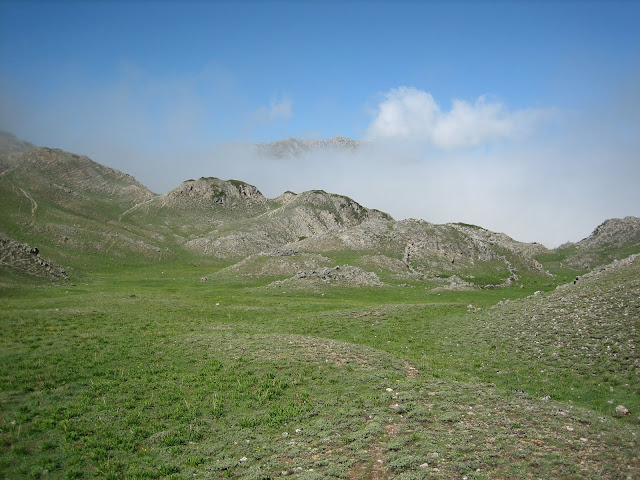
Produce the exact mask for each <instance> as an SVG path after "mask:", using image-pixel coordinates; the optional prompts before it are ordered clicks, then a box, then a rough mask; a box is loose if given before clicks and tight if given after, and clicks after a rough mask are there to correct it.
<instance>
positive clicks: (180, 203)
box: [160, 177, 266, 207]
mask: <svg viewBox="0 0 640 480" xmlns="http://www.w3.org/2000/svg"><path fill="white" fill-rule="evenodd" d="M160 202H161V203H162V205H163V206H177V207H188V206H194V205H195V206H201V207H206V206H210V205H220V206H230V205H234V204H239V203H246V204H255V203H265V202H266V198H265V197H264V196H263V195H262V193H261V192H260V190H258V189H257V188H256V187H254V186H253V185H249V184H248V183H245V182H241V181H239V180H220V179H219V178H215V177H202V178H200V179H198V180H187V181H185V182H182V183H181V184H180V185H179V186H178V187H177V188H175V189H173V190H171V191H170V192H168V193H166V194H164V195H162V198H161V199H160Z"/></svg>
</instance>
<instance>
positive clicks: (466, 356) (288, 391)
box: [0, 259, 640, 479]
mask: <svg viewBox="0 0 640 480" xmlns="http://www.w3.org/2000/svg"><path fill="white" fill-rule="evenodd" d="M639 270H640V263H639V261H638V260H637V259H636V260H635V261H633V262H630V263H629V264H627V265H622V266H620V267H619V268H615V269H611V270H609V271H606V272H604V273H602V274H600V275H599V276H597V277H594V278H587V279H584V281H580V282H578V283H577V284H576V285H573V284H572V285H571V286H569V287H567V288H564V289H560V290H556V291H553V292H550V293H545V294H542V295H540V294H539V295H535V296H532V297H530V298H527V299H521V300H517V299H518V298H519V297H522V296H524V295H525V294H530V293H531V292H530V291H526V292H523V289H520V288H506V289H501V290H483V291H481V292H479V291H477V290H476V291H444V290H443V291H438V292H436V291H432V292H429V291H425V290H424V289H417V288H400V287H381V288H360V289H355V288H352V289H350V288H344V287H334V286H330V285H328V286H325V287H324V288H323V289H322V291H315V290H308V289H306V290H305V289H302V290H293V291H288V290H285V289H283V288H284V287H281V288H275V287H266V286H265V282H264V280H262V279H253V280H251V279H244V280H243V282H242V283H235V284H234V283H233V282H232V281H229V280H228V279H227V280H223V279H218V278H212V279H210V280H209V281H206V282H202V281H201V280H200V279H201V277H202V276H203V275H204V274H205V270H204V269H203V268H202V267H198V266H188V265H184V264H181V263H165V264H158V265H156V266H147V267H139V268H135V269H128V270H126V271H120V272H115V271H111V272H105V273H102V274H100V275H98V276H96V277H94V278H92V279H90V280H88V281H86V282H83V283H81V284H77V285H65V286H49V287H46V288H42V287H41V288H30V289H28V290H26V291H22V292H13V293H12V292H11V291H8V292H5V293H4V294H3V295H2V297H0V309H1V310H2V312H3V316H2V323H1V326H0V328H1V329H2V331H1V338H2V348H1V349H0V352H1V353H0V357H1V360H0V385H1V386H2V387H1V389H0V395H1V402H2V405H3V408H2V418H1V425H2V429H1V431H0V440H1V442H2V454H1V455H2V456H1V458H0V471H1V472H2V473H3V476H4V477H5V478H26V477H32V478H175V479H179V478H180V479H182V478H184V479H186V478H220V477H228V478H246V479H248V478H273V477H279V476H285V475H286V476H294V475H295V477H294V478H431V477H438V478H462V477H465V476H466V477H467V478H539V477H542V478H550V477H553V478H582V477H585V478H634V477H637V475H638V474H639V473H640V464H639V463H638V456H637V452H638V448H639V447H640V445H638V438H640V437H639V436H638V434H640V423H639V421H638V412H639V411H640V402H639V398H640V392H638V389H637V385H638V384H637V372H636V370H637V365H638V362H639V361H640V359H639V357H638V353H637V351H636V350H635V348H632V347H634V346H635V345H637V344H638V340H639V339H638V331H639V330H638V328H640V325H638V313H637V311H638V304H637V302H638V300H637V299H638V296H637V295H635V296H634V292H637V289H638V283H637V279H638V278H640V275H638V273H639ZM613 296H615V301H613V300H611V299H612V297H613ZM505 300H509V304H508V305H505V304H504V302H505ZM587 300H588V303H585V302H586V301H587ZM499 302H503V303H502V306H500V307H498V308H495V309H490V308H489V307H490V306H491V305H495V304H496V303H499ZM470 304H473V308H470V307H469V305H470ZM476 308H483V309H484V310H483V311H481V312H477V311H476ZM560 308H563V309H564V311H561V310H560ZM604 319H606V321H605V320H604ZM577 321H578V322H582V325H581V326H582V328H583V331H582V332H578V330H577V329H578V328H580V326H577V324H576V322H577ZM587 333H588V334H587ZM560 344H561V345H560ZM608 346H610V347H611V350H609V349H608V348H607V347H608ZM554 353H558V355H554ZM614 355H615V356H614ZM576 356H577V357H578V358H579V361H576ZM609 400H612V401H613V403H609ZM619 403H622V404H624V405H625V406H626V407H627V408H629V409H630V410H631V412H632V414H631V415H627V416H624V417H621V418H619V417H616V415H615V407H616V406H617V405H618V404H619Z"/></svg>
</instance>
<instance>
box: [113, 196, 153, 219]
mask: <svg viewBox="0 0 640 480" xmlns="http://www.w3.org/2000/svg"><path fill="white" fill-rule="evenodd" d="M151 201H153V198H150V199H149V200H145V201H144V202H140V203H136V204H135V205H134V206H133V207H131V208H130V209H128V210H126V211H124V212H122V213H121V214H120V216H119V217H118V221H119V222H121V221H122V217H124V216H125V215H126V214H128V213H131V212H133V211H134V210H135V209H136V208H138V207H141V206H142V205H145V204H147V203H149V202H151Z"/></svg>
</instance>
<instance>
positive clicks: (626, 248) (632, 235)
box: [540, 217, 640, 270]
mask: <svg viewBox="0 0 640 480" xmlns="http://www.w3.org/2000/svg"><path fill="white" fill-rule="evenodd" d="M638 252H640V218H638V217H625V218H612V219H609V220H606V221H604V222H603V223H602V224H601V225H599V226H598V227H597V228H596V229H595V230H594V231H593V232H592V233H591V235H589V236H588V237H587V238H584V239H582V240H580V241H579V242H577V243H571V242H568V243H565V244H563V245H560V247H558V248H557V249H555V250H554V251H553V252H552V254H551V255H543V256H541V257H540V261H542V262H543V263H549V264H550V265H563V266H565V267H571V268H574V269H577V270H591V269H593V268H595V267H598V266H600V265H605V264H607V263H610V262H612V261H613V260H616V259H622V258H625V257H627V256H629V255H631V254H633V253H638Z"/></svg>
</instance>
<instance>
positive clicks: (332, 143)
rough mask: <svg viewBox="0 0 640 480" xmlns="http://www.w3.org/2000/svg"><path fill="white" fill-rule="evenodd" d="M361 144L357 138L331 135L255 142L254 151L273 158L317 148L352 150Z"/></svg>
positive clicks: (296, 154)
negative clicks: (329, 136)
mask: <svg viewBox="0 0 640 480" xmlns="http://www.w3.org/2000/svg"><path fill="white" fill-rule="evenodd" d="M360 145H361V142H359V141H358V140H353V139H351V138H347V137H333V138H330V139H314V138H294V137H291V138H287V139H285V140H276V141H275V142H265V143H257V144H256V145H255V148H256V151H257V152H258V154H260V155H265V156H268V157H274V158H283V157H298V156H300V155H303V154H305V153H308V152H312V151H317V150H333V151H344V152H353V151H355V150H357V149H358V148H359V147H360Z"/></svg>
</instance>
